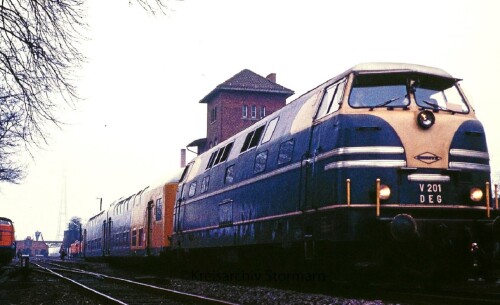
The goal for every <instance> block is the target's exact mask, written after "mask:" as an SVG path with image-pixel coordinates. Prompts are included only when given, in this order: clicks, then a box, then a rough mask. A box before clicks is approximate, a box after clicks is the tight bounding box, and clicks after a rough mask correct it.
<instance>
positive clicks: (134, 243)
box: [132, 229, 137, 247]
mask: <svg viewBox="0 0 500 305" xmlns="http://www.w3.org/2000/svg"><path fill="white" fill-rule="evenodd" d="M136 245H137V231H136V230H135V229H134V230H132V247H135V246H136Z"/></svg>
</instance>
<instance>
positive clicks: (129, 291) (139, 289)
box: [32, 262, 236, 305]
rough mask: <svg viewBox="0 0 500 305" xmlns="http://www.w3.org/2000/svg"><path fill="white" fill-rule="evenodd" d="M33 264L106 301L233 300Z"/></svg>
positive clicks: (124, 304)
mask: <svg viewBox="0 0 500 305" xmlns="http://www.w3.org/2000/svg"><path fill="white" fill-rule="evenodd" d="M32 266H33V267H35V268H33V270H35V271H39V272H44V273H47V274H50V275H52V276H54V277H57V278H59V279H62V280H64V281H66V282H68V283H70V284H71V285H74V286H75V287H78V288H79V289H81V290H83V291H84V292H85V293H87V294H88V295H91V296H94V297H97V298H99V299H101V300H102V301H104V302H106V303H107V304H120V305H134V304H174V305H175V304H212V305H235V304H236V303H233V302H229V301H225V300H218V299H214V298H209V297H205V296H201V295H196V294H190V293H185V292H181V291H176V290H172V289H167V288H163V287H158V286H154V285H150V284H146V283H141V282H137V281H133V280H130V279H125V278H119V277H114V276H109V275H105V274H101V273H96V272H89V271H85V270H80V269H77V268H70V267H65V266H62V265H59V264H54V263H47V262H38V263H34V262H33V263H32Z"/></svg>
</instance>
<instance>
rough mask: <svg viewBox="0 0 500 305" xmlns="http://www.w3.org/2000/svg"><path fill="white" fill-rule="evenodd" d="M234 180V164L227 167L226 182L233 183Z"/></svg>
mask: <svg viewBox="0 0 500 305" xmlns="http://www.w3.org/2000/svg"><path fill="white" fill-rule="evenodd" d="M233 180H234V165H231V166H229V167H228V168H226V174H225V175H224V183H225V184H229V183H232V182H233Z"/></svg>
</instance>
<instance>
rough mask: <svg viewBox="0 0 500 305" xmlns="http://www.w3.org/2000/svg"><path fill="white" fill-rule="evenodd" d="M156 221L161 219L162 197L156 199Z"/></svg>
mask: <svg viewBox="0 0 500 305" xmlns="http://www.w3.org/2000/svg"><path fill="white" fill-rule="evenodd" d="M155 211H156V221H160V220H161V214H162V213H163V199H162V198H158V199H156V210H155Z"/></svg>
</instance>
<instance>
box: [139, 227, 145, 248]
mask: <svg viewBox="0 0 500 305" xmlns="http://www.w3.org/2000/svg"><path fill="white" fill-rule="evenodd" d="M143 240H144V228H140V229H139V247H141V246H142V245H143V242H142V241H143Z"/></svg>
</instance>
